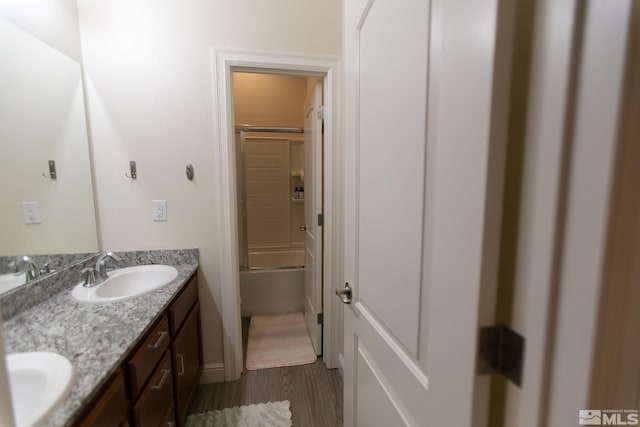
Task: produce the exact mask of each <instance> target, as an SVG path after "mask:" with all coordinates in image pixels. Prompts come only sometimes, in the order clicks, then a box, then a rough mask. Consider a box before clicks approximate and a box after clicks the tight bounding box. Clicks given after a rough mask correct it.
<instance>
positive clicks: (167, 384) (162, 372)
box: [133, 351, 173, 427]
mask: <svg viewBox="0 0 640 427" xmlns="http://www.w3.org/2000/svg"><path fill="white" fill-rule="evenodd" d="M172 400H173V381H172V379H171V359H170V358H169V352H168V351H167V352H166V353H165V354H164V356H163V357H162V361H161V362H160V364H159V365H158V368H157V369H156V370H155V371H154V373H153V375H151V379H150V380H149V383H148V384H147V386H146V387H145V388H144V390H143V391H142V393H141V394H140V398H139V399H138V401H137V402H136V404H135V405H134V406H133V420H134V423H133V424H134V425H136V426H142V427H146V426H159V425H160V423H161V422H162V420H163V418H164V417H165V413H166V412H167V408H168V407H169V406H170V405H171V404H172Z"/></svg>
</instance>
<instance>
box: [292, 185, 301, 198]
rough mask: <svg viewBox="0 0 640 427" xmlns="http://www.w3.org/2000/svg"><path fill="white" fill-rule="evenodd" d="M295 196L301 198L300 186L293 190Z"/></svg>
mask: <svg viewBox="0 0 640 427" xmlns="http://www.w3.org/2000/svg"><path fill="white" fill-rule="evenodd" d="M293 198H294V199H299V198H300V189H299V188H298V187H296V188H295V190H293Z"/></svg>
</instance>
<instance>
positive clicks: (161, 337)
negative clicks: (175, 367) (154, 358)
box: [149, 331, 167, 350]
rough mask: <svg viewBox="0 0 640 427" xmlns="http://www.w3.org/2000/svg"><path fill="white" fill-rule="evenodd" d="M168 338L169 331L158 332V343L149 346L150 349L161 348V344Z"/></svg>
mask: <svg viewBox="0 0 640 427" xmlns="http://www.w3.org/2000/svg"><path fill="white" fill-rule="evenodd" d="M166 336H167V331H160V332H158V341H156V342H155V343H153V344H149V348H151V349H153V350H155V349H156V348H158V347H160V343H162V341H164V339H165V337H166Z"/></svg>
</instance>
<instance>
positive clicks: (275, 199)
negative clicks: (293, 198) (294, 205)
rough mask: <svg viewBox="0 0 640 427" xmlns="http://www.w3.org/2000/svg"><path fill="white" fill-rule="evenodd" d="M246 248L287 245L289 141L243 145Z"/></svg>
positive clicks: (288, 239) (254, 142)
mask: <svg viewBox="0 0 640 427" xmlns="http://www.w3.org/2000/svg"><path fill="white" fill-rule="evenodd" d="M245 168H246V189H247V231H248V233H247V234H248V238H249V241H248V244H249V249H262V248H273V247H282V246H289V243H290V238H289V199H290V193H289V175H290V172H289V141H288V140H283V141H274V140H251V139H247V141H246V143H245Z"/></svg>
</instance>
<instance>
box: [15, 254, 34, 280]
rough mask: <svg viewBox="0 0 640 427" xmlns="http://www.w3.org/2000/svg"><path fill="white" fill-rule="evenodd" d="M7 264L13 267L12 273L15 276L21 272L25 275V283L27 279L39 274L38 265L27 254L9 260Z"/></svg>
mask: <svg viewBox="0 0 640 427" xmlns="http://www.w3.org/2000/svg"><path fill="white" fill-rule="evenodd" d="M9 265H10V266H11V267H15V272H14V274H15V275H16V276H18V275H20V274H22V273H25V275H26V281H25V283H28V282H29V281H31V280H33V279H35V278H37V277H38V276H40V269H39V268H38V265H37V264H36V263H35V261H34V260H33V259H31V257H29V256H26V255H25V256H22V257H19V258H16V259H15V260H14V261H11V262H10V263H9Z"/></svg>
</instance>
